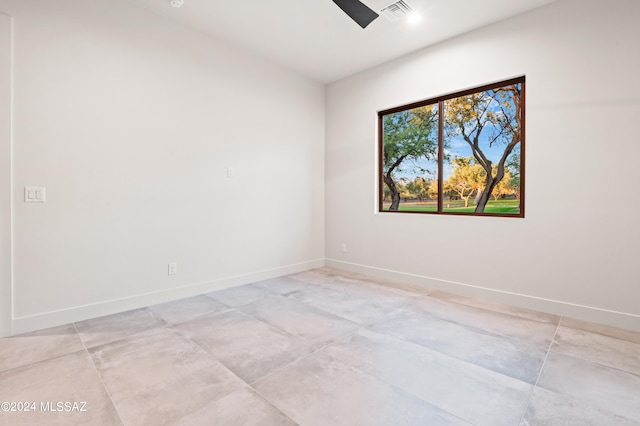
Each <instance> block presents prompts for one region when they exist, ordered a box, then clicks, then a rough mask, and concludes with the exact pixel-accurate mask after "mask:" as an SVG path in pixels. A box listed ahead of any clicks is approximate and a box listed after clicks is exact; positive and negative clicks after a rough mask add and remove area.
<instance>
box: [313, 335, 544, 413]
mask: <svg viewBox="0 0 640 426" xmlns="http://www.w3.org/2000/svg"><path fill="white" fill-rule="evenodd" d="M324 351H326V353H327V354H328V355H329V356H331V357H332V358H333V359H335V360H338V361H340V362H343V363H344V364H346V365H350V366H351V367H352V368H354V369H357V370H362V371H364V372H366V373H368V374H370V375H372V376H374V377H376V378H378V379H380V380H382V381H384V382H386V383H390V384H392V385H394V386H396V387H398V388H400V389H402V390H404V391H406V392H408V393H410V394H412V395H415V396H417V397H419V398H420V399H422V400H424V401H426V402H428V403H430V404H432V405H434V406H437V407H438V408H441V409H442V410H444V411H447V412H449V413H452V414H454V415H455V416H457V417H459V418H461V419H464V420H466V421H468V422H469V423H472V424H474V425H486V426H498V425H504V426H512V425H517V424H518V422H519V421H520V418H521V417H522V415H523V413H524V411H525V408H526V406H527V401H528V399H529V395H530V393H531V390H532V388H533V385H530V384H527V383H524V382H521V381H519V380H516V379H513V378H511V377H508V376H504V375H502V374H499V373H496V372H494V371H491V370H487V369H485V368H482V367H478V366H476V365H473V364H469V363H466V362H463V361H459V360H457V359H455V358H452V357H449V356H447V355H443V354H441V353H439V352H436V351H433V350H430V349H427V348H425V347H423V346H420V345H416V344H413V343H410V342H405V341H402V340H399V339H396V338H393V337H390V336H387V335H384V334H379V333H376V332H372V331H368V330H360V331H358V332H357V333H356V334H354V335H353V336H350V337H348V338H346V339H344V340H341V341H340V342H337V343H335V344H333V345H331V346H328V347H327V348H325V349H324Z"/></svg>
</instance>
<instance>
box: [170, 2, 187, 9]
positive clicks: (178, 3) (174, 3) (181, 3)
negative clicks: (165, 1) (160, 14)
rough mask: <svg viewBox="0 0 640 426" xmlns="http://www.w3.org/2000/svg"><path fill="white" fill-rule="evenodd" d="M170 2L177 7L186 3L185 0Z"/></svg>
mask: <svg viewBox="0 0 640 426" xmlns="http://www.w3.org/2000/svg"><path fill="white" fill-rule="evenodd" d="M170 4H171V6H173V7H175V8H176V9H177V8H179V7H182V5H183V4H184V0H171V2H170Z"/></svg>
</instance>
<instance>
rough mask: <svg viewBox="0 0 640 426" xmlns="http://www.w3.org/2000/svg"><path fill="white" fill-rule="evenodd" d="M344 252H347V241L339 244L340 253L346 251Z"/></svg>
mask: <svg viewBox="0 0 640 426" xmlns="http://www.w3.org/2000/svg"><path fill="white" fill-rule="evenodd" d="M346 252H347V243H342V244H340V253H346Z"/></svg>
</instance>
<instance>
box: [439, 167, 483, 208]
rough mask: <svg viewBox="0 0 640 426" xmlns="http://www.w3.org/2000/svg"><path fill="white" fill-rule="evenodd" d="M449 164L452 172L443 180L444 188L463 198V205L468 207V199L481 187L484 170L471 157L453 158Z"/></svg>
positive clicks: (480, 189)
mask: <svg viewBox="0 0 640 426" xmlns="http://www.w3.org/2000/svg"><path fill="white" fill-rule="evenodd" d="M451 164H452V165H453V173H452V174H451V176H449V179H447V180H446V181H445V182H444V190H445V192H453V193H455V194H456V195H458V196H459V197H460V198H462V199H463V200H464V206H465V207H469V199H470V198H471V197H472V196H473V194H477V193H478V192H481V191H482V189H483V185H484V181H485V174H486V172H485V171H484V169H483V168H482V167H481V166H480V165H478V164H476V163H475V161H474V159H473V157H458V158H454V159H453V160H451Z"/></svg>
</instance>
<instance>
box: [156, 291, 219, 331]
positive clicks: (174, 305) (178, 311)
mask: <svg viewBox="0 0 640 426" xmlns="http://www.w3.org/2000/svg"><path fill="white" fill-rule="evenodd" d="M149 309H151V311H153V312H154V313H155V314H156V315H158V316H159V317H161V318H162V319H164V320H165V321H166V322H168V323H169V324H179V323H182V322H186V321H190V320H192V319H194V318H197V317H199V316H200V315H204V314H209V313H212V312H221V311H225V310H227V309H229V308H228V307H227V306H225V305H223V304H222V303H220V302H217V301H215V300H213V299H211V298H210V297H207V296H204V295H201V296H194V297H189V298H186V299H180V300H176V301H173V302H167V303H162V304H159V305H153V306H150V307H149Z"/></svg>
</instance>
